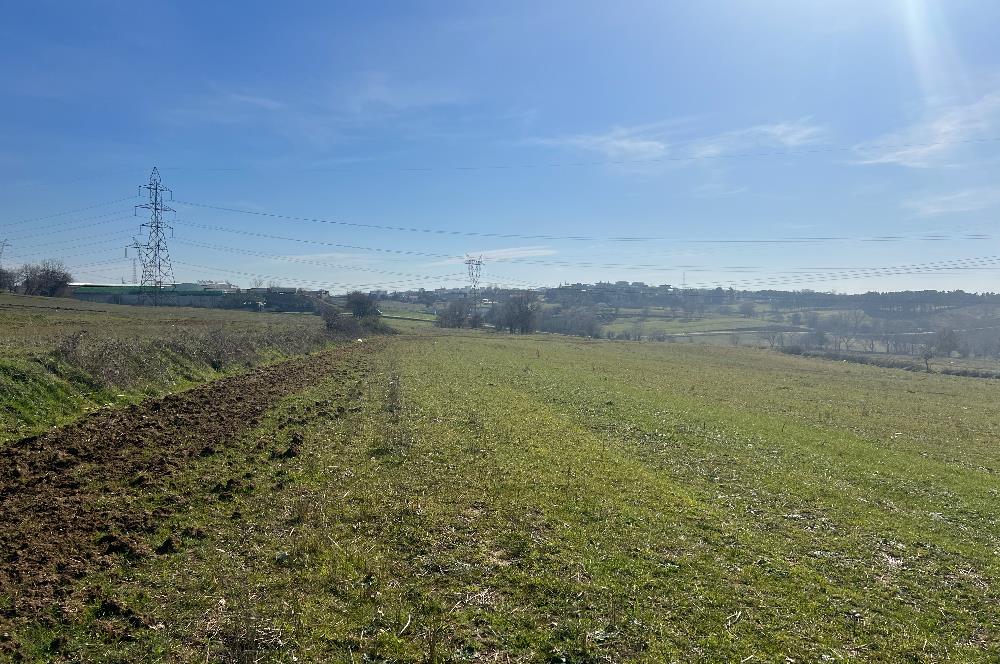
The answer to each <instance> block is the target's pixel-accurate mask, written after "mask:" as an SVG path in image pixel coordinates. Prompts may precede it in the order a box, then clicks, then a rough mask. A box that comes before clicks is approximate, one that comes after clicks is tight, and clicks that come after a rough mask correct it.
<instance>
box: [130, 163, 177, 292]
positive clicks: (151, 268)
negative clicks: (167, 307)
mask: <svg viewBox="0 0 1000 664" xmlns="http://www.w3.org/2000/svg"><path fill="white" fill-rule="evenodd" d="M143 189H145V190H146V193H147V194H148V196H149V202H148V203H144V204H142V205H136V206H135V208H136V210H140V209H141V210H149V221H148V222H146V223H144V224H143V225H142V228H144V229H146V242H145V243H144V244H142V245H139V243H138V241H136V243H135V245H133V246H135V248H136V249H137V250H138V252H139V260H141V261H142V281H141V282H140V284H139V286H140V291H141V293H142V296H143V299H149V300H151V301H152V303H153V305H154V306H157V305H159V304H162V303H164V302H165V301H166V300H167V298H168V297H169V296H170V295H172V292H169V291H166V290H165V289H164V287H165V286H173V285H174V268H173V266H172V265H171V264H170V251H169V250H168V249H167V231H171V232H172V231H173V227H172V226H170V224H168V223H167V221H166V219H164V213H166V212H173V211H174V209H173V208H171V207H169V206H168V205H167V204H166V200H167V199H166V197H167V196H168V195H169V198H170V200H173V196H174V192H173V191H172V190H170V189H168V188H166V187H164V186H163V184H162V183H161V182H160V172H159V171H158V170H157V169H156V168H155V167H154V168H153V172H152V173H150V175H149V183H148V184H144V185H142V187H141V188H140V191H141V190H143Z"/></svg>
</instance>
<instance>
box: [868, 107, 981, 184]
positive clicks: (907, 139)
mask: <svg viewBox="0 0 1000 664" xmlns="http://www.w3.org/2000/svg"><path fill="white" fill-rule="evenodd" d="M998 129H1000V92H992V93H990V94H987V95H984V96H982V97H980V98H979V99H977V100H976V101H974V102H972V103H969V104H955V105H950V106H944V107H938V108H936V109H934V110H932V111H930V112H928V115H927V117H925V118H924V119H923V120H920V121H919V122H915V123H914V124H912V125H910V126H908V127H905V128H903V129H901V130H900V131H896V132H892V133H889V134H886V135H885V136H882V137H880V138H877V139H875V140H874V141H871V142H869V143H861V144H859V145H857V146H855V151H856V152H857V153H858V154H859V155H860V156H861V161H860V163H862V164H896V165H898V166H906V167H909V168H929V167H932V166H947V165H954V163H955V161H956V157H957V155H959V154H960V153H961V152H962V151H963V149H968V147H969V146H970V144H972V143H974V142H975V141H976V140H977V139H980V138H992V137H993V136H992V134H993V133H995V132H996V131H997V130H998Z"/></svg>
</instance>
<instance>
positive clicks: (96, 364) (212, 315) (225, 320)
mask: <svg viewBox="0 0 1000 664" xmlns="http://www.w3.org/2000/svg"><path fill="white" fill-rule="evenodd" d="M75 337H77V338H78V339H79V342H78V343H77V345H76V349H77V350H76V351H75V352H70V345H71V344H72V340H73V339H74V338H75ZM322 343H325V338H324V334H323V322H322V320H321V319H320V318H319V317H318V316H311V315H301V314H263V313H252V312H244V311H224V310H218V309H193V308H184V307H160V308H153V307H130V306H121V305H102V304H93V303H85V302H78V301H76V300H70V299H62V298H42V297H25V296H18V295H7V294H0V445H2V444H3V443H5V442H7V441H9V440H12V439H17V438H20V437H23V436H28V435H32V434H35V433H38V432H40V431H42V430H44V429H46V428H48V427H50V426H53V425H55V424H60V423H64V422H67V421H70V420H72V419H75V418H76V417H78V416H79V415H80V414H82V413H84V412H86V411H88V410H93V409H95V408H101V407H105V406H109V405H114V404H123V403H129V402H134V401H137V400H140V399H143V398H146V397H148V396H150V395H161V394H164V393H167V392H170V391H176V390H179V389H183V388H185V387H188V386H190V385H194V384H197V383H200V382H204V381H206V380H211V379H213V378H217V377H219V376H221V375H223V374H224V373H226V372H229V371H234V370H240V369H245V368H247V367H248V366H251V365H253V364H258V363H261V362H267V361H271V360H274V359H278V358H280V357H283V356H285V355H287V354H290V353H291V354H294V353H298V352H304V351H306V350H310V349H312V348H315V347H317V346H318V345H320V344H322Z"/></svg>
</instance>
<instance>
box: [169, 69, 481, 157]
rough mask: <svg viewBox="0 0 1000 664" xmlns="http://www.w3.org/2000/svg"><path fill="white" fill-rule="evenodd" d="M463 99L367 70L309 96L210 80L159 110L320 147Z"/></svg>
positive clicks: (192, 122) (176, 119) (174, 120)
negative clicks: (231, 86) (234, 86)
mask: <svg viewBox="0 0 1000 664" xmlns="http://www.w3.org/2000/svg"><path fill="white" fill-rule="evenodd" d="M463 101H464V100H463V98H462V97H461V95H459V94H457V93H454V92H450V91H447V90H438V89H434V88H433V87H432V86H418V85H413V84H408V83H401V82H398V81H395V80H394V79H392V77H390V76H388V75H385V74H379V73H368V74H365V75H363V76H360V77H358V78H357V79H355V80H353V81H351V82H349V83H346V84H343V85H341V86H338V87H335V88H331V89H329V90H328V91H326V92H320V93H316V94H311V95H310V96H309V97H308V98H300V97H297V96H294V95H293V96H289V97H287V98H286V97H283V96H280V95H273V94H265V93H261V92H258V91H247V90H239V91H233V90H228V89H223V88H220V87H218V86H214V87H212V88H211V89H209V90H208V91H206V92H203V93H200V94H195V95H192V96H190V97H188V98H187V99H186V100H184V101H183V102H182V103H180V104H178V105H177V106H175V107H174V108H171V109H168V110H166V111H164V112H162V113H161V118H162V119H164V120H165V121H167V122H169V123H171V124H175V125H180V126H190V127H196V126H200V125H220V126H229V127H254V128H261V129H265V130H269V131H271V132H273V133H275V134H277V135H280V136H284V137H286V138H288V139H290V140H292V141H295V142H303V143H306V144H308V145H311V146H313V147H319V148H323V147H327V146H328V145H330V144H331V143H333V142H335V141H339V140H344V139H348V138H353V137H358V136H361V135H364V134H365V132H370V131H372V130H375V129H377V130H379V131H391V130H393V129H396V130H399V131H400V132H404V133H405V132H407V131H410V130H412V126H411V124H409V123H412V122H413V121H414V120H415V119H423V120H426V118H427V117H428V114H429V113H431V112H433V111H435V110H438V109H440V108H442V107H444V106H449V105H456V104H460V103H463Z"/></svg>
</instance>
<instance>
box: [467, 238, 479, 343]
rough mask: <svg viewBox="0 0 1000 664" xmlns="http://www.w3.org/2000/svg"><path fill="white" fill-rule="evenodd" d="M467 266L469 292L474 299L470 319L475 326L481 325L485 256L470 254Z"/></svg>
mask: <svg viewBox="0 0 1000 664" xmlns="http://www.w3.org/2000/svg"><path fill="white" fill-rule="evenodd" d="M465 267H466V268H468V270H469V292H470V295H471V299H472V310H471V311H470V312H469V320H470V322H471V324H472V326H473V327H478V326H479V278H480V276H482V273H483V257H482V255H480V256H479V258H473V257H472V256H468V257H467V258H466V259H465Z"/></svg>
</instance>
